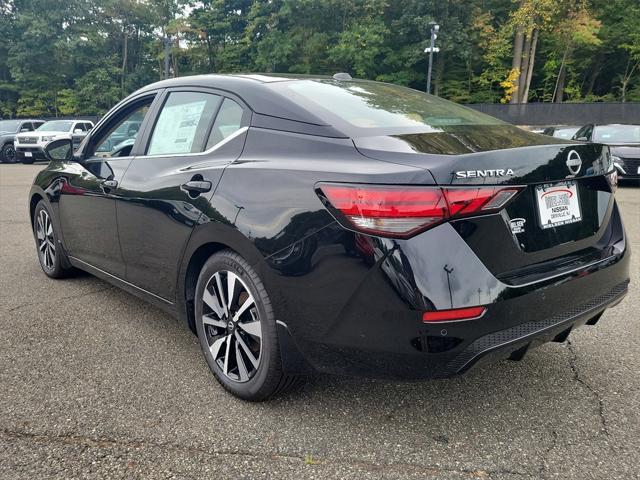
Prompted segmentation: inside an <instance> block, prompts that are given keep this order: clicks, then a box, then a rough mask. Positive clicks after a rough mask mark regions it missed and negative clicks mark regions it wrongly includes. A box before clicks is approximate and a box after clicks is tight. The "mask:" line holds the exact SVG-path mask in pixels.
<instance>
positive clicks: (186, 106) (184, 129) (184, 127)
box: [147, 99, 207, 155]
mask: <svg viewBox="0 0 640 480" xmlns="http://www.w3.org/2000/svg"><path fill="white" fill-rule="evenodd" d="M206 103H207V102H206V100H204V99H202V100H198V101H194V102H189V103H181V104H178V105H170V104H168V103H167V104H166V105H165V106H164V108H163V109H162V112H161V113H160V116H159V118H158V121H157V123H156V127H155V129H154V132H153V138H152V139H151V144H150V145H149V151H148V152H147V154H148V155H162V154H169V153H190V152H191V149H192V146H193V141H194V139H195V137H196V130H197V128H198V123H199V122H200V117H201V116H202V111H203V110H204V107H205V105H206Z"/></svg>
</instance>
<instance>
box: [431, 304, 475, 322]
mask: <svg viewBox="0 0 640 480" xmlns="http://www.w3.org/2000/svg"><path fill="white" fill-rule="evenodd" d="M486 311H487V308H486V307H467V308H454V309H452V310H435V311H432V312H424V313H423V314H422V321H423V322H424V323H431V322H452V321H455V320H474V319H476V318H480V317H481V316H483V315H484V314H485V312H486Z"/></svg>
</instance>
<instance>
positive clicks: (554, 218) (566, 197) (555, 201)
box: [536, 182, 582, 228]
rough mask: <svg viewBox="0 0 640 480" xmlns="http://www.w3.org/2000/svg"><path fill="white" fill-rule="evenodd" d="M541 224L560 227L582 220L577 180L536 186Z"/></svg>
mask: <svg viewBox="0 0 640 480" xmlns="http://www.w3.org/2000/svg"><path fill="white" fill-rule="evenodd" d="M536 197H537V199H538V212H539V213H540V226H541V227H542V228H553V227H559V226H560V225H567V224H569V223H575V222H579V221H580V220H582V213H581V212H580V200H579V199H578V188H577V186H576V182H563V183H553V184H546V185H538V186H536Z"/></svg>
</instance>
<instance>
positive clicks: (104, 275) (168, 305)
mask: <svg viewBox="0 0 640 480" xmlns="http://www.w3.org/2000/svg"><path fill="white" fill-rule="evenodd" d="M68 258H69V261H70V262H71V265H73V266H74V267H76V268H79V269H80V270H84V271H85V272H88V273H90V274H92V275H95V276H96V277H98V278H100V279H102V280H105V281H107V282H109V283H111V284H112V285H115V286H116V287H119V288H121V289H122V290H125V291H126V292H129V293H131V294H133V295H135V296H137V297H139V298H141V299H142V300H146V301H147V302H149V303H151V304H153V305H155V306H157V307H159V308H161V309H162V310H164V311H166V312H168V313H171V314H172V315H174V316H175V313H176V312H175V305H174V303H173V302H171V301H169V300H167V299H166V298H163V297H160V296H158V295H156V294H155V293H151V292H149V291H148V290H145V289H144V288H141V287H138V286H137V285H134V284H133V283H130V282H127V281H126V280H123V279H122V278H120V277H117V276H115V275H112V274H111V273H109V272H105V271H104V270H102V269H100V268H98V267H94V266H93V265H91V264H89V263H87V262H84V261H82V260H80V259H78V258H75V257H72V256H69V257H68Z"/></svg>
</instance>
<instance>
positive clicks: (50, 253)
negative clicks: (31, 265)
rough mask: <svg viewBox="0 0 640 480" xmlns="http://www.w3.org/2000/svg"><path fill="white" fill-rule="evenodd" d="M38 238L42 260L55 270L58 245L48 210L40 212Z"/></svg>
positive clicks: (37, 228)
mask: <svg viewBox="0 0 640 480" xmlns="http://www.w3.org/2000/svg"><path fill="white" fill-rule="evenodd" d="M36 238H37V241H38V255H39V256H40V261H41V262H42V264H43V265H44V266H45V267H46V268H47V270H53V269H54V268H55V264H56V245H55V239H54V237H53V225H52V224H51V217H49V214H48V213H47V211H46V210H44V209H42V210H40V211H39V212H38V218H37V220H36Z"/></svg>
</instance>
